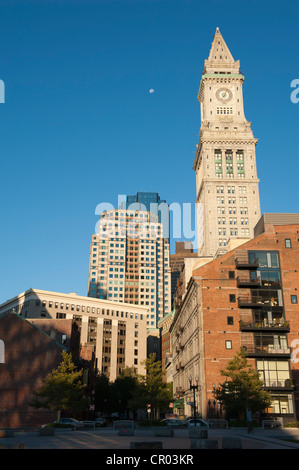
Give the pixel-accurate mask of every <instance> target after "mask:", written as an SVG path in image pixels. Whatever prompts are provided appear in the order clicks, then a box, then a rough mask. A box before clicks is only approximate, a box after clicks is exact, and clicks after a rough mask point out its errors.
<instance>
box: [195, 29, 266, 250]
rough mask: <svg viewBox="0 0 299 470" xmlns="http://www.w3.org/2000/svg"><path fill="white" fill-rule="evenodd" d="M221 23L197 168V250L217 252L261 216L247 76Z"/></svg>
mask: <svg viewBox="0 0 299 470" xmlns="http://www.w3.org/2000/svg"><path fill="white" fill-rule="evenodd" d="M239 67H240V63H239V61H235V60H234V58H233V56H232V54H231V53H230V51H229V49H228V47H227V45H226V43H225V41H224V39H223V37H222V35H221V33H220V31H219V29H218V28H217V30H216V33H215V36H214V40H213V43H212V47H211V51H210V55H209V58H208V59H207V60H205V63H204V70H203V74H202V78H201V83H200V87H199V92H198V101H199V102H200V108H201V129H200V134H199V135H200V139H199V144H198V146H197V151H196V155H195V160H194V164H193V169H194V171H195V172H196V203H198V206H197V209H198V237H197V238H198V254H199V256H215V257H216V256H218V255H221V254H223V253H225V252H226V251H227V245H228V242H229V240H231V241H232V239H233V238H240V237H241V238H244V242H245V241H246V239H248V238H249V239H250V238H252V237H253V236H254V233H253V229H254V226H255V225H256V223H257V221H258V220H259V218H260V201H259V180H258V177H257V169H256V155H255V147H256V144H257V139H256V138H255V137H254V135H253V132H252V130H251V123H250V122H248V121H247V120H246V118H245V114H244V105H243V91H242V87H243V82H244V75H243V74H242V73H241V72H240V70H239Z"/></svg>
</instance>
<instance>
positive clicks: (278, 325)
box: [239, 318, 290, 332]
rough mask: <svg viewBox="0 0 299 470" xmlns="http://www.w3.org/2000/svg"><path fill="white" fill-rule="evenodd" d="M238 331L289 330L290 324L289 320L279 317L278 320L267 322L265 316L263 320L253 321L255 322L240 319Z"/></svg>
mask: <svg viewBox="0 0 299 470" xmlns="http://www.w3.org/2000/svg"><path fill="white" fill-rule="evenodd" d="M239 323H240V331H272V330H275V331H285V332H289V331H290V324H289V322H287V321H285V320H283V319H280V320H278V321H275V320H273V321H272V322H268V321H267V319H266V318H265V319H264V320H263V321H255V322H244V321H243V320H240V322H239Z"/></svg>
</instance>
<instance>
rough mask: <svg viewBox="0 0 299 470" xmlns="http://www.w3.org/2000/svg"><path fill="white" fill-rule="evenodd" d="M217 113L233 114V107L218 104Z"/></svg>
mask: <svg viewBox="0 0 299 470" xmlns="http://www.w3.org/2000/svg"><path fill="white" fill-rule="evenodd" d="M216 114H221V115H227V114H233V108H232V107H230V106H217V108H216Z"/></svg>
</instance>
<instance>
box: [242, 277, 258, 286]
mask: <svg viewBox="0 0 299 470" xmlns="http://www.w3.org/2000/svg"><path fill="white" fill-rule="evenodd" d="M237 286H238V287H251V288H254V287H260V286H261V280H260V279H251V277H250V276H238V277H237Z"/></svg>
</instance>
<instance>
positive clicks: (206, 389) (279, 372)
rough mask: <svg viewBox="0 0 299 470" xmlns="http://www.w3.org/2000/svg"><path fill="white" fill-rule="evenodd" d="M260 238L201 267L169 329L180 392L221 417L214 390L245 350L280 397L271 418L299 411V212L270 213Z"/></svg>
mask: <svg viewBox="0 0 299 470" xmlns="http://www.w3.org/2000/svg"><path fill="white" fill-rule="evenodd" d="M255 232H256V236H255V237H254V238H253V239H251V240H250V241H247V242H246V243H244V244H242V245H240V246H238V247H237V248H235V249H233V250H231V251H229V252H227V253H225V254H224V255H222V256H221V257H219V258H216V259H214V260H212V261H210V262H208V263H206V264H205V265H203V266H202V267H200V268H198V269H195V270H194V271H193V275H192V277H191V279H190V280H189V282H188V284H187V289H186V292H185V295H184V298H183V301H182V303H181V305H180V308H179V310H178V311H177V312H176V315H175V318H174V321H173V323H172V326H171V328H170V331H171V337H172V351H173V364H172V367H173V386H174V393H176V394H180V395H181V397H182V398H184V401H185V413H186V414H191V413H192V409H191V407H190V406H189V405H188V402H189V401H190V400H191V399H192V396H191V392H190V390H189V380H188V378H189V376H191V377H193V379H194V378H195V377H199V385H200V387H199V391H198V392H197V394H196V403H197V409H198V411H199V413H200V414H202V416H203V418H209V417H211V418H213V417H214V418H215V417H221V415H220V409H219V404H217V403H216V402H215V399H214V396H213V388H214V387H215V386H216V387H217V386H218V384H219V383H223V381H224V380H225V379H224V378H223V377H222V376H221V374H220V371H221V369H224V368H225V366H226V364H227V362H228V361H229V360H231V359H232V358H233V357H234V355H235V354H236V352H238V351H239V350H240V348H241V347H243V348H245V351H246V355H247V358H248V361H249V363H250V364H251V365H253V366H254V367H255V368H256V369H257V370H258V371H259V374H260V377H261V379H262V381H263V383H264V387H265V388H266V389H267V390H268V391H270V392H271V394H272V396H273V402H272V406H271V407H270V408H269V409H268V410H267V414H268V416H272V417H280V418H282V419H283V420H284V422H287V421H295V420H296V419H298V416H299V399H298V396H299V395H298V391H299V381H298V379H299V354H298V350H299V349H298V344H299V340H298V331H299V306H298V290H299V214H264V215H263V217H262V218H261V219H260V221H259V222H258V223H257V225H256V228H255Z"/></svg>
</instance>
